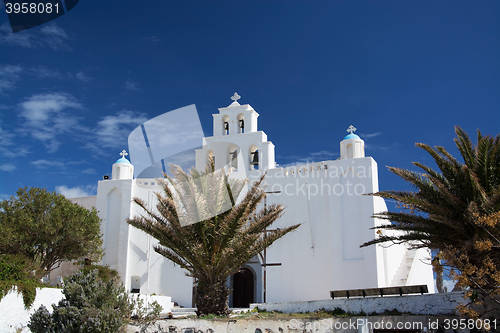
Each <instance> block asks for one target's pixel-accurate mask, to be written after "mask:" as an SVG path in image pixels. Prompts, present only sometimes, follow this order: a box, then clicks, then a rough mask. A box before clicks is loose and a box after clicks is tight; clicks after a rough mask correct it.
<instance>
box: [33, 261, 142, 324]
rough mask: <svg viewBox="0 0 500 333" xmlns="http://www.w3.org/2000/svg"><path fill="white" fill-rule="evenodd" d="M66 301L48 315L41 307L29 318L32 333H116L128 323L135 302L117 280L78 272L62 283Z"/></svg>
mask: <svg viewBox="0 0 500 333" xmlns="http://www.w3.org/2000/svg"><path fill="white" fill-rule="evenodd" d="M63 294H64V296H65V299H63V300H61V301H59V303H58V304H57V305H53V308H54V311H53V313H52V314H50V313H49V312H48V311H47V309H46V308H45V306H43V305H42V306H41V307H40V308H39V309H38V310H37V311H36V312H35V313H34V314H33V315H32V316H31V318H30V322H29V323H28V327H29V328H30V330H31V331H32V332H33V333H51V332H70V333H72V332H89V333H98V332H99V333H101V332H102V333H105V332H109V333H111V332H118V331H120V330H121V329H122V328H123V327H124V326H125V325H126V324H127V322H128V319H129V318H130V315H131V314H132V310H133V307H134V302H133V301H132V300H130V299H129V296H128V293H127V292H126V291H125V288H123V287H121V286H119V285H118V284H117V279H116V278H112V279H109V280H108V281H103V280H102V279H101V278H99V276H98V270H97V269H95V270H92V271H90V272H88V273H85V272H82V271H78V272H76V273H75V274H74V275H73V276H71V277H70V278H69V279H68V280H66V281H65V287H64V289H63Z"/></svg>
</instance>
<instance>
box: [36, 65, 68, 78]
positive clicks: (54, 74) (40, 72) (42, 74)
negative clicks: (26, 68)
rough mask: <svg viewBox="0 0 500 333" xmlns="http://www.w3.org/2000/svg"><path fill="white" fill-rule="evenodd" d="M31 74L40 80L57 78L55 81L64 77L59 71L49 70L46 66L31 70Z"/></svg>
mask: <svg viewBox="0 0 500 333" xmlns="http://www.w3.org/2000/svg"><path fill="white" fill-rule="evenodd" d="M30 72H31V73H32V74H33V75H35V76H36V77H38V78H39V79H46V78H55V79H61V78H62V75H61V73H59V71H58V70H54V69H49V68H47V67H45V66H42V65H40V66H38V67H34V68H31V69H30Z"/></svg>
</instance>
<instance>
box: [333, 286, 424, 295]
mask: <svg viewBox="0 0 500 333" xmlns="http://www.w3.org/2000/svg"><path fill="white" fill-rule="evenodd" d="M428 292H429V290H428V289H427V285H425V284H422V285H417V286H401V287H385V288H371V289H351V290H335V291H330V297H331V298H342V297H347V298H350V297H366V296H380V297H384V296H390V295H399V296H403V295H407V294H422V295H423V294H424V293H428Z"/></svg>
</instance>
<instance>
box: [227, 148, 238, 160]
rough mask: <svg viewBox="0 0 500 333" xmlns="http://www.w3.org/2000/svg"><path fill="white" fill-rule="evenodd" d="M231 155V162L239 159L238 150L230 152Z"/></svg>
mask: <svg viewBox="0 0 500 333" xmlns="http://www.w3.org/2000/svg"><path fill="white" fill-rule="evenodd" d="M229 155H231V161H232V160H235V159H236V158H238V150H235V151H233V152H230V153H229Z"/></svg>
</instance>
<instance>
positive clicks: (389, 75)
mask: <svg viewBox="0 0 500 333" xmlns="http://www.w3.org/2000/svg"><path fill="white" fill-rule="evenodd" d="M1 6H3V5H1ZM499 23H500V2H499V1H456V0H453V1H405V0H398V1H366V2H365V1H234V0H232V1H193V2H187V1H183V2H176V3H174V2H173V1H153V0H151V1H114V0H107V1H96V0H85V1H80V3H79V4H78V5H77V6H76V7H75V8H74V9H73V10H72V11H70V12H69V13H67V14H66V15H63V16H62V17H60V18H58V19H56V20H54V21H52V22H51V23H48V24H45V25H42V26H39V27H36V28H33V29H30V30H26V31H23V32H19V33H16V34H12V33H11V32H10V27H9V26H8V19H7V15H6V14H5V12H4V11H3V7H1V11H0V129H1V130H0V150H1V152H0V153H1V155H0V156H1V157H0V158H1V160H0V198H6V197H8V196H10V195H12V194H14V192H15V191H16V189H17V188H19V187H22V186H40V187H46V188H48V189H49V190H55V189H56V187H57V189H58V190H59V191H60V192H63V193H65V194H68V195H69V196H74V195H85V194H92V195H93V194H95V192H96V185H97V181H98V180H99V179H102V175H104V174H109V173H110V172H111V165H112V163H113V162H114V161H115V160H116V159H117V158H119V155H118V153H119V152H120V151H121V150H122V149H127V137H128V134H129V133H130V131H131V130H132V129H133V128H135V127H136V126H137V125H139V124H140V123H142V122H144V121H145V120H147V119H151V118H153V117H155V116H158V115H160V114H162V113H164V112H167V111H170V110H174V109H177V108H180V107H183V106H186V105H190V104H196V107H197V109H198V113H199V117H200V120H201V122H202V125H203V128H204V131H205V133H206V134H207V135H211V132H212V116H211V115H212V114H213V113H217V108H219V107H225V106H227V105H229V104H230V103H231V100H230V97H231V96H232V94H233V93H234V92H235V91H236V92H238V93H239V94H240V95H241V96H242V98H241V99H240V100H239V102H240V103H241V104H246V103H248V104H250V105H252V106H253V107H254V109H255V110H256V111H257V112H258V113H259V114H260V117H259V127H260V128H259V129H261V130H263V131H265V132H266V134H267V135H268V139H269V140H270V141H272V142H273V143H274V144H275V146H276V156H277V158H276V160H277V162H278V163H280V164H281V165H285V164H290V163H294V162H297V161H307V160H309V161H320V160H328V159H336V158H337V157H338V153H339V142H340V140H342V138H343V137H344V136H345V135H346V134H347V132H346V129H347V127H348V126H349V125H351V124H352V125H354V126H355V127H356V128H357V129H358V131H357V132H356V133H357V134H358V135H360V136H361V138H363V139H364V140H365V143H366V145H367V149H366V153H367V155H368V156H372V157H374V158H375V160H376V161H377V162H378V165H379V176H380V187H381V189H384V190H387V189H408V186H407V185H406V184H405V183H404V182H403V181H402V180H400V179H398V177H396V176H394V175H391V174H390V172H388V171H387V170H386V168H385V166H386V165H390V166H397V167H403V168H412V165H411V162H412V161H421V162H423V163H429V164H430V163H431V162H430V159H429V157H428V156H427V155H426V153H425V152H423V151H420V150H419V149H417V148H415V146H414V143H415V142H424V143H428V144H430V145H433V146H434V145H442V146H445V147H446V148H447V149H449V150H450V151H451V152H452V153H453V154H457V151H456V150H455V149H454V144H453V141H452V139H453V138H454V126H455V125H460V126H462V127H463V128H464V129H465V130H466V131H467V132H468V133H469V134H471V136H472V137H475V131H476V129H477V128H479V129H480V130H481V131H482V132H483V133H484V134H494V135H496V134H497V133H498V132H499V125H500V25H499Z"/></svg>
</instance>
